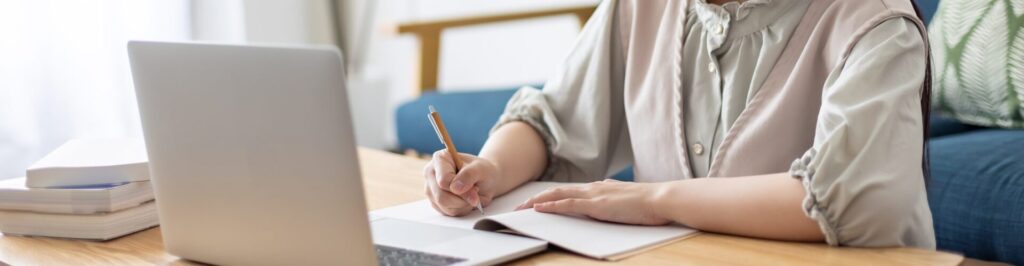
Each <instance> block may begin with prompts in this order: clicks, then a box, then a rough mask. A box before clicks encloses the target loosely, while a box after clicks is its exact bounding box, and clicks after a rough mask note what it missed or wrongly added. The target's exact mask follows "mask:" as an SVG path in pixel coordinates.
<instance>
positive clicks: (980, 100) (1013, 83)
mask: <svg viewBox="0 0 1024 266" xmlns="http://www.w3.org/2000/svg"><path fill="white" fill-rule="evenodd" d="M1022 23H1024V0H942V1H941V2H940V3H939V9H938V12H937V13H936V14H935V18H934V20H933V21H932V22H931V26H930V27H929V35H930V37H929V38H930V41H931V45H932V56H933V60H934V61H933V64H934V65H933V68H932V73H933V75H934V78H933V86H932V87H933V92H932V97H933V98H932V105H933V106H935V110H936V111H937V112H939V113H941V114H945V115H947V116H951V117H953V118H956V119H957V120H960V121H961V122H964V123H968V124H974V125H980V126H996V127H1008V128H1009V127H1012V128H1021V127H1024V118H1022V117H1024V104H1022V103H1024V31H1022V30H1021V29H1022V28H1021V26H1022Z"/></svg>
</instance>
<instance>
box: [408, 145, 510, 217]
mask: <svg viewBox="0 0 1024 266" xmlns="http://www.w3.org/2000/svg"><path fill="white" fill-rule="evenodd" d="M458 156H459V159H460V160H461V161H462V168H461V169H459V172H458V173H457V174H456V173H455V163H454V162H453V161H452V157H451V154H449V153H448V152H447V151H445V150H440V151H437V152H434V157H433V159H431V160H430V162H429V163H427V165H426V166H425V167H424V168H423V177H424V178H425V179H426V181H425V182H424V190H425V191H426V194H427V198H429V199H430V205H431V206H433V207H434V209H435V210H437V211H438V212H440V213H442V214H444V215H448V216H463V215H466V214H468V213H470V212H472V211H473V209H474V208H476V205H477V202H479V203H480V204H481V205H483V206H488V205H490V204H491V200H493V199H494V196H495V194H496V193H495V191H496V190H497V189H496V183H497V182H496V181H497V180H500V178H498V175H499V174H500V173H501V172H500V171H498V168H497V166H495V164H494V163H492V162H491V161H489V160H487V159H484V158H480V157H476V156H473V155H469V154H465V153H460V154H458Z"/></svg>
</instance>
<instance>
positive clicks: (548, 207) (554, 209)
mask: <svg viewBox="0 0 1024 266" xmlns="http://www.w3.org/2000/svg"><path fill="white" fill-rule="evenodd" d="M533 209H534V210H537V211H539V212H546V213H558V214H568V215H575V216H591V215H592V213H591V211H593V210H594V202H593V201H592V200H590V199H575V198H572V199H562V200H556V201H549V202H544V203H538V204H536V205H533Z"/></svg>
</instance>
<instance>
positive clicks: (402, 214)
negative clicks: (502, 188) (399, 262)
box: [370, 182, 572, 229]
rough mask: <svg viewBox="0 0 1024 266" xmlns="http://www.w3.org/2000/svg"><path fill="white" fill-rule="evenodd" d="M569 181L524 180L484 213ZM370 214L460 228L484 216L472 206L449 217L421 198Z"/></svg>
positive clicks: (491, 213) (507, 207) (498, 210)
mask: <svg viewBox="0 0 1024 266" xmlns="http://www.w3.org/2000/svg"><path fill="white" fill-rule="evenodd" d="M565 185H572V183H558V182H529V183H526V184H523V185H522V186H520V187H519V188H516V189H514V190H512V191H510V192H509V193H507V194H505V195H502V196H501V197H498V198H497V199H495V200H494V201H493V202H491V205H489V206H487V207H484V213H485V214H486V216H494V215H499V214H503V213H509V212H512V211H513V210H515V208H516V206H519V204H522V203H523V202H526V200H527V199H529V198H530V197H532V196H533V195H536V194H537V193H540V192H542V191H544V190H545V189H548V188H552V187H557V186H565ZM370 215H371V216H373V217H375V218H392V219H402V220H407V221H416V222H422V223H429V224H436V225H442V226H453V227H461V228H467V229H470V228H473V224H475V223H476V222H477V221H479V220H480V219H483V218H484V217H485V216H483V215H480V212H478V211H476V210H474V211H473V212H470V213H469V214H467V215H466V216H462V217H449V216H445V215H444V214H441V213H439V212H437V211H436V210H434V208H433V207H431V206H430V201H428V200H420V201H415V202H410V203H406V204H402V205H398V206H393V207H388V208H384V209H379V210H375V211H372V212H370Z"/></svg>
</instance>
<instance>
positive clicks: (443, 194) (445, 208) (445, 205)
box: [424, 166, 473, 216]
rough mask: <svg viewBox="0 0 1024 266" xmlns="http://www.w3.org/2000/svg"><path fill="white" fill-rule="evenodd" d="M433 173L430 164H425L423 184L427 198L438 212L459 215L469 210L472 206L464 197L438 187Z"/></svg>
mask: <svg viewBox="0 0 1024 266" xmlns="http://www.w3.org/2000/svg"><path fill="white" fill-rule="evenodd" d="M435 173H436V171H434V170H433V169H432V167H430V166H427V169H425V170H424V174H425V178H426V182H424V186H425V187H426V194H427V198H429V199H430V204H431V206H432V207H434V209H435V210H437V211H438V212H440V213H442V214H444V215H448V216H459V215H463V214H466V213H468V212H469V211H471V210H472V208H473V207H472V206H470V205H469V204H468V203H467V202H466V200H465V199H463V198H461V197H459V196H458V195H455V194H452V193H451V192H448V191H445V190H443V189H441V188H440V187H438V185H437V181H436V180H435V179H436V175H435Z"/></svg>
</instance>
